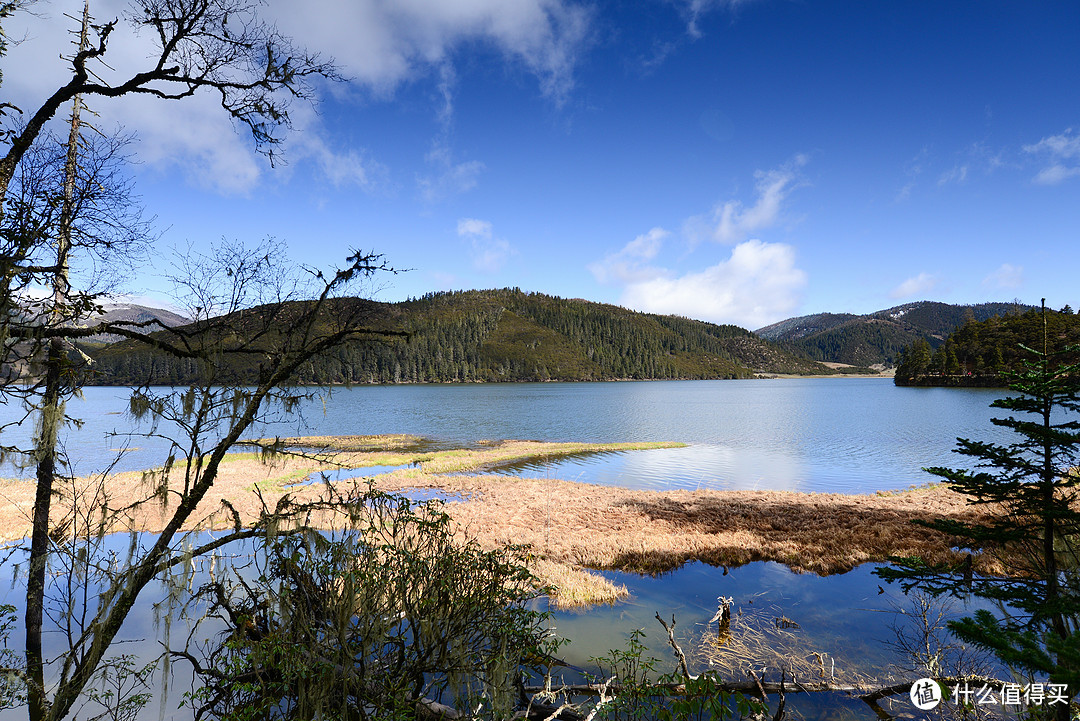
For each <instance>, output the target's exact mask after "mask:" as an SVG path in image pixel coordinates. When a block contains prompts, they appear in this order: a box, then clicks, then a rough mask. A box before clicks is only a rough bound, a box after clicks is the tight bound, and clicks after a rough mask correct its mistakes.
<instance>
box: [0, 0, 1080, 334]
mask: <svg viewBox="0 0 1080 721" xmlns="http://www.w3.org/2000/svg"><path fill="white" fill-rule="evenodd" d="M75 5H81V2H80V3H61V2H53V3H51V4H43V5H40V6H39V13H38V17H36V18H29V17H24V18H23V20H22V22H24V23H25V24H26V27H25V28H19V30H20V31H21V32H11V33H9V34H11V35H13V36H18V37H23V38H25V40H24V42H22V43H21V44H20V45H18V46H17V47H15V48H13V49H12V50H11V52H10V54H9V56H8V57H7V58H6V59H5V60H4V86H3V88H2V91H0V93H2V94H3V95H5V96H6V98H5V99H9V98H10V101H15V102H16V104H20V105H23V106H30V107H33V106H34V105H35V102H34V101H35V99H36V100H37V101H38V102H40V98H41V97H43V96H44V95H45V93H46V92H47V90H48V89H50V88H52V87H55V85H56V83H57V82H58V81H61V80H62V78H63V66H62V63H61V62H60V61H59V60H58V59H57V57H56V56H57V50H56V48H57V46H58V45H57V44H58V43H59V42H62V38H63V37H64V33H65V31H66V30H67V29H69V28H70V26H71V23H70V21H68V20H66V19H65V18H64V17H63V15H62V13H63V12H74V11H75V9H76V8H74V7H72V6H75ZM121 10H122V5H121V4H119V3H118V0H107V1H98V2H96V3H92V11H93V12H94V14H95V15H96V16H97V17H99V18H105V17H111V16H114V15H116V14H118V13H119V12H120V11H121ZM265 12H266V14H267V15H268V16H269V17H271V18H273V19H275V20H276V21H277V23H278V25H279V27H280V28H281V29H282V30H283V31H285V32H287V33H290V34H292V35H293V36H294V37H295V38H296V39H297V40H298V41H299V42H300V43H302V44H304V45H306V46H307V47H309V48H311V49H318V50H322V51H324V52H326V53H327V54H329V55H332V56H334V57H335V58H337V60H338V62H339V63H340V65H341V67H342V70H343V72H344V74H345V75H347V76H349V77H350V78H351V80H350V81H349V82H347V83H344V84H338V85H335V86H333V87H327V88H323V93H322V97H321V99H320V103H319V105H318V107H317V109H310V108H306V107H297V108H296V125H297V128H296V130H295V131H294V132H293V133H292V135H291V136H289V138H288V141H287V143H286V147H285V159H286V164H285V165H283V166H279V167H276V168H271V167H270V166H269V165H268V163H266V161H265V160H264V159H263V158H261V157H260V156H258V155H257V154H255V153H254V151H253V149H252V147H251V145H250V142H249V141H248V140H247V139H246V138H244V137H243V135H242V134H239V133H238V132H237V131H235V129H234V128H232V127H231V125H230V123H229V122H228V120H227V119H226V118H224V117H223V116H222V113H221V112H220V108H215V107H214V101H213V98H212V97H206V98H195V99H193V100H191V101H187V102H184V103H163V102H155V101H147V100H145V99H140V100H138V101H126V100H125V101H121V102H117V101H98V102H97V103H95V104H92V106H91V107H92V108H93V109H94V110H95V111H97V112H98V113H99V114H100V115H101V118H100V120H99V122H100V123H101V124H102V125H103V126H106V127H111V126H112V124H115V123H123V124H124V125H125V127H127V128H128V129H130V130H133V131H135V132H137V133H138V136H139V138H140V141H139V144H138V153H139V159H140V165H139V166H138V167H137V168H136V169H135V171H134V173H135V176H136V180H137V183H138V188H139V191H140V192H141V194H142V196H143V199H144V203H145V205H146V206H147V208H148V210H149V212H151V213H153V214H155V215H156V216H157V219H158V220H157V223H158V227H159V229H160V230H162V231H164V233H163V236H162V239H161V240H160V241H158V242H159V245H160V246H161V248H162V249H166V248H169V247H173V246H176V247H187V245H188V244H191V245H192V246H193V247H195V248H201V247H206V246H207V245H208V244H209V243H211V242H214V241H217V240H219V239H220V238H222V237H228V238H239V239H242V240H248V241H252V242H257V241H258V240H259V239H260V238H263V237H265V236H274V237H277V238H279V239H282V240H284V241H285V242H287V243H288V245H289V249H290V254H291V256H292V257H293V258H295V259H296V260H297V261H299V262H304V263H307V264H312V265H319V266H331V265H333V264H335V263H337V262H340V260H341V259H343V258H344V256H345V255H346V254H347V253H348V251H349V249H350V248H360V249H365V250H375V251H377V252H381V253H383V254H385V256H386V258H387V259H388V261H389V262H390V263H391V264H393V265H395V266H397V267H399V268H407V269H410V270H409V272H406V273H402V274H399V275H396V276H393V277H387V278H384V279H382V281H381V282H380V283H379V284H378V286H377V287H376V288H374V289H373V291H374V292H376V297H377V298H379V299H382V300H388V301H393V300H399V299H403V298H405V297H407V296H416V295H421V294H423V293H426V292H429V291H433V290H444V289H462V288H490V287H503V286H519V287H521V288H523V289H526V290H534V291H541V292H544V293H550V294H555V295H561V296H565V297H580V298H587V299H590V300H596V301H603V302H611V303H617V304H620V305H625V306H628V307H631V308H634V309H638V310H645V311H653V312H662V313H679V314H681V315H686V316H690V317H694V318H700V319H703V320H710V321H714V322H721V323H736V324H739V325H742V326H744V327H749V328H757V327H760V326H762V325H765V324H767V323H771V322H774V321H777V320H781V319H783V318H786V317H790V316H793V315H802V314H807V313H816V312H822V311H829V312H855V313H865V312H870V311H874V310H878V309H881V308H886V307H890V306H893V305H897V304H899V303H902V302H907V301H912V300H923V299H931V300H941V301H945V302H950V303H962V302H981V301H988V300H1012V299H1013V298H1020V299H1022V300H1024V301H1025V302H1032V303H1037V302H1038V299H1039V298H1040V297H1043V296H1045V297H1046V298H1047V300H1048V303H1049V304H1050V305H1051V306H1054V307H1060V306H1062V305H1064V304H1066V303H1071V304H1072V305H1073V306H1074V307H1075V306H1080V295H1077V294H1076V293H1075V292H1074V288H1075V287H1076V283H1075V281H1074V277H1075V274H1076V271H1077V269H1078V268H1080V243H1077V242H1076V240H1077V236H1078V234H1077V230H1078V229H1080V93H1078V92H1077V89H1076V75H1075V74H1076V68H1077V67H1080V44H1078V43H1077V42H1076V39H1075V38H1076V31H1077V30H1078V29H1080V4H1078V3H1072V2H1052V3H1051V2H1047V3H1020V2H994V1H992V0H991V1H987V2H978V3H976V2H945V3H943V2H915V1H910V0H903V1H901V0H880V1H874V2H836V1H829V0H820V1H818V0H814V1H811V0H804V1H803V2H794V1H791V0H726V1H724V0H713V1H709V0H637V1H633V2H630V1H627V2H599V3H590V2H579V1H577V0H438V1H436V0H396V1H395V2H388V1H386V0H350V1H346V0H317V1H314V2H305V3H300V2H295V1H293V2H286V1H285V0H274V1H273V2H271V3H270V4H269V5H268V6H267V8H266V10H265ZM121 41H124V42H127V43H128V44H127V45H124V44H123V42H121ZM140 42H141V41H140V39H138V38H131V37H124V36H122V35H119V36H118V37H117V38H116V39H114V50H115V54H114V55H113V60H112V62H113V63H114V65H119V66H123V64H124V63H125V62H131V63H135V62H137V61H138V59H139V58H140V57H142V52H141V50H140V46H139V43H140ZM110 52H113V51H110ZM316 111H317V112H316ZM157 258H158V261H157V265H154V266H152V267H148V268H145V269H143V270H142V271H141V272H140V274H139V275H138V276H137V277H136V278H135V279H134V280H133V283H132V286H131V290H132V292H134V293H136V294H148V295H151V296H154V295H159V294H160V293H161V292H162V291H163V289H164V288H165V287H166V284H165V283H164V281H163V280H162V279H161V274H163V273H165V272H167V271H168V270H169V269H168V267H167V266H166V259H167V258H168V253H167V252H164V250H163V252H161V253H160V254H158V255H157Z"/></svg>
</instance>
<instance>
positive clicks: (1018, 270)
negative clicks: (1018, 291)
mask: <svg viewBox="0 0 1080 721" xmlns="http://www.w3.org/2000/svg"><path fill="white" fill-rule="evenodd" d="M1023 284H1024V268H1023V266H1020V265H1012V264H1010V263H1002V264H1001V267H1000V268H998V269H997V270H995V271H994V272H993V273H991V274H990V275H988V276H986V277H985V278H983V286H985V287H987V288H1000V289H1012V288H1019V287H1020V286H1022V285H1023Z"/></svg>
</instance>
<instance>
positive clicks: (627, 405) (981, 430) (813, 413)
mask: <svg viewBox="0 0 1080 721" xmlns="http://www.w3.org/2000/svg"><path fill="white" fill-rule="evenodd" d="M1000 395H1001V392H1000V391H996V390H986V389H964V390H957V389H942V388H897V387H895V386H894V385H893V384H892V382H891V381H889V380H887V379H878V378H866V379H833V378H824V379H770V380H743V381H653V382H621V383H520V384H517V383H515V384H510V383H508V384H490V385H413V386H407V385H406V386H357V387H353V388H337V389H334V390H333V391H332V392H331V393H329V394H328V396H327V397H325V398H319V399H315V400H313V401H311V402H309V403H306V404H305V405H304V407H303V412H302V413H301V414H300V415H299V416H298V417H296V418H294V419H293V420H291V421H288V422H280V423H274V424H269V425H264V426H260V427H259V428H257V429H255V431H254V432H253V433H252V434H250V435H251V436H252V437H258V436H274V435H281V436H286V435H307V434H312V435H321V434H334V435H341V434H369V433H412V434H416V435H421V436H426V437H429V438H433V439H435V440H439V441H444V442H448V443H471V442H474V441H476V440H480V439H495V438H514V439H537V440H545V441H592V442H617V441H681V442H685V443H689V444H690V446H689V447H688V448H684V449H671V450H662V451H644V452H641V451H635V452H633V453H624V454H605V455H600V456H590V457H585V458H577V459H570V460H565V461H562V462H560V463H557V464H544V465H541V466H525V467H521V468H517V469H514V470H513V471H512V472H515V473H523V474H528V475H554V476H556V477H560V478H566V479H573V480H582V481H587V482H596V483H612V484H618V485H624V486H630V487H636V488H654V489H662V488H676V487H677V488H697V487H710V488H738V489H747V488H749V489H753V488H762V489H766V488H768V489H789V490H799V491H827V492H841V493H866V492H872V491H876V490H890V489H897V488H904V487H907V486H910V485H912V484H919V483H925V482H927V481H928V480H930V477H929V476H927V475H926V474H925V473H923V472H922V471H921V468H922V467H924V466H931V465H942V464H946V465H957V464H959V463H960V462H961V461H962V459H961V458H960V457H959V456H956V455H955V454H952V453H950V451H951V450H952V448H953V447H954V445H955V442H956V437H957V436H964V437H977V438H983V439H988V438H994V437H1003V436H1001V435H1000V434H1001V433H1002V431H1000V429H997V428H996V427H994V426H992V425H991V424H990V418H991V417H992V416H993V415H994V412H993V410H992V409H990V408H989V407H988V406H989V404H990V402H991V401H993V400H994V399H995V398H997V397H999V396H1000ZM126 408H127V391H126V390H125V389H122V388H87V389H86V390H85V391H84V397H83V399H81V400H79V399H75V400H72V401H71V402H70V403H69V405H68V412H69V414H70V415H72V416H74V417H77V418H81V419H83V421H84V426H83V428H82V429H81V430H79V431H72V432H71V433H70V434H69V437H68V441H67V450H68V454H69V456H70V457H71V458H72V460H73V461H74V462H75V465H76V471H77V472H80V473H86V472H89V471H91V470H94V469H97V468H100V467H103V466H104V464H106V463H108V462H111V461H112V460H113V459H114V458H115V455H116V449H119V448H123V447H129V448H132V449H134V450H131V451H129V452H127V453H126V454H125V455H124V457H123V458H122V459H121V460H120V462H119V464H118V465H117V469H118V470H131V469H141V468H146V467H149V466H152V465H154V464H156V463H160V462H161V461H162V460H163V459H164V457H165V455H166V453H165V449H166V446H165V443H164V442H163V441H161V440H160V439H148V438H140V437H128V436H126V433H127V432H128V431H129V430H130V429H131V421H130V419H129V417H128V416H127V414H126ZM15 412H16V409H13V408H4V407H0V418H4V419H10V418H13V417H14V414H15ZM29 431H30V429H26V428H24V429H22V430H15V431H6V432H5V440H7V436H8V435H9V434H10V435H12V436H16V435H23V436H24V437H28V435H29ZM13 473H14V471H12V470H11V469H10V468H9V469H3V473H2V474H3V475H12V474H13Z"/></svg>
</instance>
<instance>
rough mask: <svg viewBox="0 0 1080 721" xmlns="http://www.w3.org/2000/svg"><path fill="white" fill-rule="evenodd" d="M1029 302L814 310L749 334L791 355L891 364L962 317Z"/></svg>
mask: <svg viewBox="0 0 1080 721" xmlns="http://www.w3.org/2000/svg"><path fill="white" fill-rule="evenodd" d="M1029 308H1031V306H1026V305H1021V304H1018V303H977V304H972V305H951V304H949V303H939V302H935V301H917V302H913V303H904V304H903V305H898V306H894V307H892V308H886V309H885V310H879V311H876V312H874V313H867V314H866V315H855V314H850V313H817V314H814V315H805V316H799V317H797V318H788V319H787V320H782V321H780V322H779V323H773V324H772V325H767V326H765V327H764V328H759V329H758V330H756V331H755V333H756V334H757V335H758V336H759V337H761V338H765V339H766V340H771V341H774V342H776V343H778V344H779V345H780V346H782V347H783V348H786V349H787V350H789V351H791V352H792V353H794V354H796V355H801V356H804V357H807V358H811V359H813V360H817V361H822V362H832V363H847V364H850V365H856V366H871V365H875V364H885V365H893V364H895V363H896V362H897V360H898V356H899V353H900V351H901V350H903V349H904V348H907V347H908V346H910V345H911V344H912V343H914V342H915V341H916V340H919V339H922V340H925V341H926V342H928V343H929V344H930V345H931V347H934V348H936V347H937V346H938V345H940V344H941V343H943V342H944V341H945V338H946V337H947V336H948V335H949V333H951V332H952V331H953V330H954V329H956V328H958V327H960V326H962V325H963V324H964V323H965V322H966V321H968V320H978V321H984V320H987V319H989V318H992V317H996V316H1002V315H1006V314H1010V313H1021V312H1024V311H1026V310H1028V309H1029Z"/></svg>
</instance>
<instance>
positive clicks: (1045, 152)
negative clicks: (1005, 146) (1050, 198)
mask: <svg viewBox="0 0 1080 721" xmlns="http://www.w3.org/2000/svg"><path fill="white" fill-rule="evenodd" d="M1024 152H1026V153H1030V154H1031V155H1035V156H1038V157H1040V158H1043V159H1044V163H1045V165H1044V166H1043V167H1042V169H1040V170H1039V172H1038V174H1037V175H1036V176H1035V177H1034V178H1033V179H1032V180H1033V181H1034V182H1035V183H1038V184H1039V185H1057V184H1059V183H1063V182H1065V181H1066V180H1068V179H1069V178H1074V177H1076V176H1078V175H1080V135H1078V134H1075V133H1074V132H1073V129H1072V128H1066V129H1065V132H1063V133H1059V134H1058V135H1050V136H1047V137H1045V138H1043V139H1042V140H1040V141H1039V142H1037V143H1032V144H1031V145H1025V146H1024Z"/></svg>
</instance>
